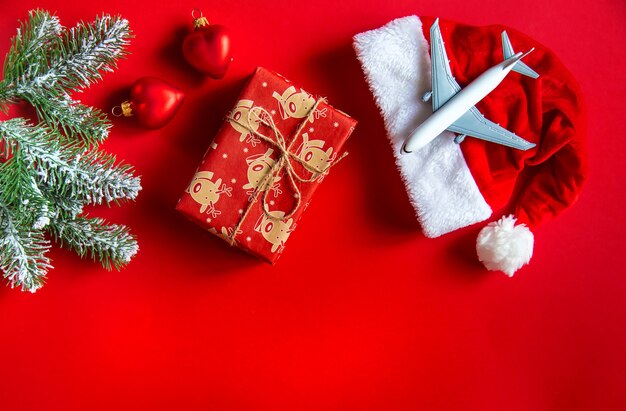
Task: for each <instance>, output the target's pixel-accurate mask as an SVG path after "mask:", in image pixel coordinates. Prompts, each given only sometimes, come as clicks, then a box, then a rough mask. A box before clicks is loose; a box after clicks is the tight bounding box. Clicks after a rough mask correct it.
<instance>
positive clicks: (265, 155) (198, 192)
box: [176, 67, 356, 263]
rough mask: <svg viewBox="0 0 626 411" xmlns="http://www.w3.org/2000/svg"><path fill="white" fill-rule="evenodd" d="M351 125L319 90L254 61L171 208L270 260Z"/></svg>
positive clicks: (279, 249) (353, 123)
mask: <svg viewBox="0 0 626 411" xmlns="http://www.w3.org/2000/svg"><path fill="white" fill-rule="evenodd" d="M355 126H356V121H355V120H354V119H352V118H351V117H350V116H348V115H347V114H345V113H343V112H341V111H339V110H336V109H334V108H333V107H331V106H330V105H329V104H327V102H326V100H325V99H324V98H316V97H314V96H313V95H311V94H309V93H307V92H306V91H304V90H303V89H302V88H300V87H298V86H296V85H294V84H293V83H292V82H290V81H289V80H287V79H286V78H284V77H282V76H281V75H279V74H276V73H274V72H272V71H269V70H267V69H264V68H261V67H259V68H257V69H256V70H255V72H254V74H253V75H252V77H251V79H250V80H249V81H248V83H247V84H246V86H245V87H244V89H243V91H242V93H241V94H240V96H239V98H238V100H237V103H236V104H235V107H234V108H233V110H232V111H231V112H230V113H228V115H227V116H226V120H225V122H224V124H223V125H222V127H221V129H220V130H219V132H218V133H217V135H216V136H215V138H214V140H213V142H212V143H211V145H210V147H209V149H208V150H207V152H206V154H205V155H204V158H203V159H202V161H201V163H200V166H199V167H198V170H197V172H196V173H195V175H194V177H193V178H192V180H191V182H190V183H189V186H188V187H187V189H186V190H185V192H184V193H183V195H182V197H181V199H180V200H179V202H178V205H177V206H176V209H177V210H178V211H179V212H181V213H182V214H183V215H185V216H186V217H187V218H189V219H190V220H191V221H193V222H195V223H196V224H198V225H200V226H202V227H204V228H206V229H207V230H208V231H209V232H211V233H213V234H215V235H217V236H220V237H222V238H223V239H224V240H226V241H227V242H228V243H229V244H231V245H234V246H237V247H239V248H241V249H243V250H246V251H248V252H249V253H252V254H254V255H256V256H257V257H259V258H261V259H263V260H265V261H268V262H270V263H274V262H275V261H276V260H277V259H278V257H279V256H280V254H281V253H282V251H283V248H284V246H285V242H286V241H287V239H288V238H289V236H290V235H291V233H292V232H293V231H294V229H295V228H296V225H297V223H298V221H299V220H300V218H301V216H302V213H303V212H304V210H305V209H306V207H307V205H308V204H309V201H310V199H311V196H312V195H313V193H314V192H315V190H316V189H317V187H318V185H319V184H320V182H321V181H322V180H323V179H324V178H325V176H326V175H327V174H328V173H329V172H330V171H331V169H332V167H334V166H335V165H336V164H337V163H338V162H339V161H340V160H341V159H343V158H344V156H345V154H346V153H343V154H340V153H341V148H342V146H343V144H344V143H345V141H346V140H347V138H348V137H349V136H350V134H351V133H352V131H353V130H354V127H355Z"/></svg>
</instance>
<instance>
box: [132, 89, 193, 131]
mask: <svg viewBox="0 0 626 411" xmlns="http://www.w3.org/2000/svg"><path fill="white" fill-rule="evenodd" d="M184 98H185V94H184V93H183V92H182V91H180V90H179V89H177V88H176V87H174V86H172V85H171V84H169V83H167V82H165V81H163V80H161V79H158V78H156V77H142V78H140V79H138V80H137V81H135V83H134V84H133V85H132V86H131V88H130V100H129V101H125V102H123V103H122V104H121V108H122V114H123V115H124V116H126V117H130V116H134V117H135V118H137V122H138V123H139V124H140V125H141V126H142V127H144V128H149V129H156V128H161V127H163V126H164V125H165V124H167V122H168V121H170V120H171V119H172V117H174V114H176V112H177V111H178V108H179V107H180V105H181V103H182V102H183V99H184Z"/></svg>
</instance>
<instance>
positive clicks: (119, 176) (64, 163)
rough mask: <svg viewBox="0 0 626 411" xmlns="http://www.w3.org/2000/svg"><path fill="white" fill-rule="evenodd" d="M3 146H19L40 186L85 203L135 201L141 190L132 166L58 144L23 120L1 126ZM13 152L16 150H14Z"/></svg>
mask: <svg viewBox="0 0 626 411" xmlns="http://www.w3.org/2000/svg"><path fill="white" fill-rule="evenodd" d="M0 136H2V137H3V140H4V142H5V144H8V145H10V146H12V147H15V146H17V147H19V150H20V152H21V155H22V157H23V161H24V162H25V163H26V167H27V169H29V170H32V172H33V173H34V176H35V179H36V180H37V182H38V183H39V184H40V185H41V186H45V187H48V188H49V189H51V190H54V191H56V192H57V193H59V194H60V195H62V196H67V197H71V198H76V199H79V200H81V201H82V202H84V203H85V204H102V203H107V204H109V203H112V202H118V201H119V200H123V199H134V198H135V197H137V194H138V193H139V190H140V189H141V183H140V179H139V177H135V176H133V174H132V167H131V166H129V165H127V164H124V163H116V159H115V156H113V155H111V154H108V153H104V152H102V151H98V150H96V149H90V150H85V149H84V147H83V146H82V145H80V144H76V143H71V142H69V143H65V144H63V143H61V142H60V141H59V138H58V136H55V132H54V131H52V130H49V129H47V128H45V127H43V126H39V125H37V126H30V125H28V124H26V122H25V121H24V120H23V119H19V118H16V119H11V120H7V121H5V122H2V123H0ZM13 150H15V149H13Z"/></svg>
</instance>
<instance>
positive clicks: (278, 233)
mask: <svg viewBox="0 0 626 411" xmlns="http://www.w3.org/2000/svg"><path fill="white" fill-rule="evenodd" d="M269 214H270V216H272V217H274V218H269V217H268V216H267V215H265V214H262V215H261V217H259V220H258V221H257V223H256V224H255V226H254V231H256V232H259V233H261V234H262V235H263V238H265V239H266V240H267V241H268V242H269V243H271V244H272V252H273V253H274V252H276V250H280V249H282V248H283V247H284V246H285V242H286V241H287V239H288V238H289V234H291V232H292V231H293V230H294V229H295V225H294V224H293V219H292V218H290V219H289V220H287V221H282V220H279V219H280V218H282V217H283V216H284V215H285V213H284V212H282V211H270V212H269Z"/></svg>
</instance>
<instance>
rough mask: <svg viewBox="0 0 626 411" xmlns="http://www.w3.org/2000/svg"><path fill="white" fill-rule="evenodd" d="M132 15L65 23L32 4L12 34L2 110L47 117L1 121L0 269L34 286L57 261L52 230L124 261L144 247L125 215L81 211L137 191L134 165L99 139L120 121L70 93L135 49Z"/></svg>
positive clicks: (83, 248)
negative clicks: (120, 220)
mask: <svg viewBox="0 0 626 411" xmlns="http://www.w3.org/2000/svg"><path fill="white" fill-rule="evenodd" d="M130 37H131V33H130V29H129V26H128V21H126V20H124V19H122V18H121V17H111V16H101V17H97V18H96V20H95V21H94V22H93V23H89V24H88V23H83V22H81V23H79V24H77V25H76V27H74V28H72V29H70V30H65V29H64V28H63V27H62V26H61V24H60V22H59V19H58V18H57V17H56V16H53V15H51V14H50V13H48V12H46V11H43V10H35V11H31V12H30V13H29V19H28V20H27V21H25V22H23V23H21V25H20V27H19V28H18V30H17V34H16V35H15V37H13V39H12V42H11V48H10V50H9V52H8V54H7V56H6V58H5V62H4V65H3V70H4V72H3V80H2V81H0V111H3V112H5V113H7V112H8V106H9V105H10V104H12V103H15V102H17V101H19V100H25V101H27V102H29V103H31V104H32V105H33V106H34V107H35V110H36V112H37V115H38V117H39V120H40V121H41V122H42V123H41V124H35V125H32V124H29V123H28V122H27V121H26V120H25V119H21V118H15V119H10V120H6V121H0V270H1V271H3V272H4V277H5V278H6V279H7V280H8V282H9V284H10V285H11V286H13V287H15V286H21V287H22V289H23V290H29V291H33V292H34V291H35V290H37V289H38V288H39V287H41V286H42V285H43V280H44V278H45V276H46V273H47V272H48V270H49V269H50V268H52V267H51V265H50V260H49V259H48V257H47V256H46V253H47V251H48V249H49V247H50V244H49V242H48V241H47V240H46V238H45V237H44V234H43V232H44V230H46V231H48V232H50V233H51V234H52V235H53V236H54V237H55V238H56V239H57V240H58V241H59V242H61V243H62V244H63V245H65V246H67V247H69V248H71V249H73V250H75V251H76V252H77V253H78V254H79V255H81V256H87V255H89V256H91V257H92V258H93V259H94V260H95V259H97V260H99V261H100V262H101V263H102V264H103V265H104V266H105V267H107V268H120V267H122V266H124V265H125V264H126V263H128V262H129V261H130V259H131V258H132V256H133V255H134V254H135V253H136V252H137V249H138V247H137V242H136V240H135V239H134V237H133V236H132V235H131V234H130V232H129V231H128V228H126V227H125V226H122V225H115V224H108V223H106V222H105V221H104V220H102V219H97V218H94V219H90V218H87V217H85V216H82V215H81V214H82V213H83V207H84V206H85V205H87V204H101V203H107V204H110V203H112V202H119V201H120V200H125V199H134V198H135V197H136V196H137V194H138V192H139V190H140V189H141V185H140V179H139V177H136V176H134V175H133V169H132V167H131V166H129V165H126V164H123V163H120V162H117V161H116V159H115V157H114V156H113V155H110V154H107V153H104V152H101V151H99V150H98V149H97V146H98V143H100V142H102V141H104V140H105V139H106V138H107V137H108V133H109V129H110V127H111V123H110V122H109V120H108V118H107V116H106V115H105V114H104V113H103V112H101V111H100V110H98V109H96V108H92V107H88V106H85V105H83V104H80V102H79V101H76V100H73V99H72V97H71V96H70V93H71V92H72V91H80V90H81V89H82V88H84V87H88V86H90V85H91V84H93V83H94V82H96V81H98V80H100V79H101V78H102V74H103V73H104V72H107V71H112V70H113V69H114V68H115V67H116V63H117V61H118V59H119V58H121V57H124V56H125V55H126V51H125V47H126V46H127V45H128V43H129V39H130Z"/></svg>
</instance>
